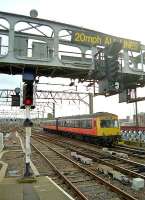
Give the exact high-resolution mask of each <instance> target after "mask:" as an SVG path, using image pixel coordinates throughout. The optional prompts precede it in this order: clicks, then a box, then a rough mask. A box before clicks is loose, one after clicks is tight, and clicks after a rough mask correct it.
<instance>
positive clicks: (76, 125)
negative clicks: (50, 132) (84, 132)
mask: <svg viewBox="0 0 145 200" xmlns="http://www.w3.org/2000/svg"><path fill="white" fill-rule="evenodd" d="M74 127H75V128H80V120H75V124H74Z"/></svg>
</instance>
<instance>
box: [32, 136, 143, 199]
mask: <svg viewBox="0 0 145 200" xmlns="http://www.w3.org/2000/svg"><path fill="white" fill-rule="evenodd" d="M35 138H36V135H35ZM36 139H37V140H40V139H41V141H42V138H40V137H39V138H38V136H37V138H36ZM43 140H44V138H43ZM46 142H49V146H50V143H51V144H52V143H53V144H54V143H55V144H56V143H57V145H58V141H57V139H56V138H52V137H51V139H50V141H48V140H46V138H45V145H46ZM43 144H44V143H43ZM63 144H64V142H63ZM69 146H70V145H69ZM62 147H63V151H65V152H63V153H64V154H65V155H66V146H65V147H64V146H62V145H59V148H62ZM49 148H50V147H49ZM55 148H56V147H55ZM57 148H58V146H57ZM67 149H68V147H67ZM71 150H72V149H71ZM87 155H88V154H87ZM63 156H64V155H63ZM65 157H66V156H65ZM67 158H68V157H67ZM65 159H66V158H65ZM69 159H70V157H69ZM93 160H94V159H93ZM96 161H98V159H97V160H96ZM71 162H74V160H72V159H71ZM79 167H82V168H83V169H81V170H83V171H84V170H87V171H88V172H89V173H91V175H93V176H94V175H95V176H96V168H94V167H95V166H94V167H92V166H91V167H90V168H89V167H86V166H85V168H84V167H83V166H80V164H79ZM93 168H94V169H93ZM130 175H131V174H130ZM144 178H145V177H144ZM95 179H97V180H98V181H99V182H100V181H101V183H102V184H103V185H107V187H109V188H110V189H111V190H113V191H115V192H117V193H118V194H120V195H121V197H122V198H124V199H143V198H138V197H136V195H132V194H131V193H130V195H129V194H128V193H127V192H125V190H122V189H119V187H122V186H120V183H117V181H116V182H115V185H118V187H116V186H114V185H113V184H110V183H109V181H107V179H108V178H106V177H103V175H102V174H101V175H100V174H99V173H98V174H97V177H95ZM105 179H106V180H105ZM81 182H83V181H81ZM88 185H89V184H88ZM123 187H127V186H123ZM95 190H96V189H93V191H95ZM127 191H128V189H127ZM124 193H125V196H124ZM127 195H128V196H127ZM89 199H92V198H89ZM96 199H99V198H96ZM104 199H105V200H106V199H108V198H104ZM109 200H110V197H109Z"/></svg>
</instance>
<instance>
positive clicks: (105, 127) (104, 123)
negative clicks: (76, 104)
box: [40, 112, 120, 145]
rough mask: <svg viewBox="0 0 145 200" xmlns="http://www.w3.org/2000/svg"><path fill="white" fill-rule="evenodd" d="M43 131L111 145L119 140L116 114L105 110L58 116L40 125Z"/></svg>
mask: <svg viewBox="0 0 145 200" xmlns="http://www.w3.org/2000/svg"><path fill="white" fill-rule="evenodd" d="M40 127H41V128H43V131H44V132H45V133H46V132H51V133H57V134H61V135H65V136H69V137H72V138H74V137H75V138H79V139H83V140H85V141H87V142H93V143H97V144H103V145H113V144H116V143H117V142H118V141H119V140H120V126H119V121H118V116H117V115H115V114H112V113H107V112H98V113H94V114H85V115H75V116H67V117H59V118H56V119H53V120H48V121H47V122H45V123H42V124H41V125H40Z"/></svg>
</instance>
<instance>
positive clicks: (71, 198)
mask: <svg viewBox="0 0 145 200" xmlns="http://www.w3.org/2000/svg"><path fill="white" fill-rule="evenodd" d="M46 178H48V180H49V181H50V182H51V183H52V184H53V185H55V187H57V188H58V189H59V190H60V191H61V192H63V193H64V194H65V195H66V196H67V197H68V198H69V199H70V200H75V199H74V198H73V197H72V196H70V195H69V194H68V193H67V192H65V191H64V190H63V189H62V188H61V187H60V186H59V185H57V184H56V183H55V182H54V181H53V180H52V179H51V178H49V177H48V176H46Z"/></svg>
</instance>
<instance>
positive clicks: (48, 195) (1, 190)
mask: <svg viewBox="0 0 145 200" xmlns="http://www.w3.org/2000/svg"><path fill="white" fill-rule="evenodd" d="M0 199H1V200H30V199H31V200H46V199H51V200H74V199H73V198H72V197H71V196H70V195H69V194H67V193H66V192H65V191H64V190H63V189H62V188H60V187H59V186H58V185H57V184H56V183H55V182H54V181H53V180H52V179H50V178H49V177H47V176H45V177H44V176H43V177H37V181H36V182H35V183H18V181H17V179H16V178H5V179H3V181H2V182H0Z"/></svg>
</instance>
